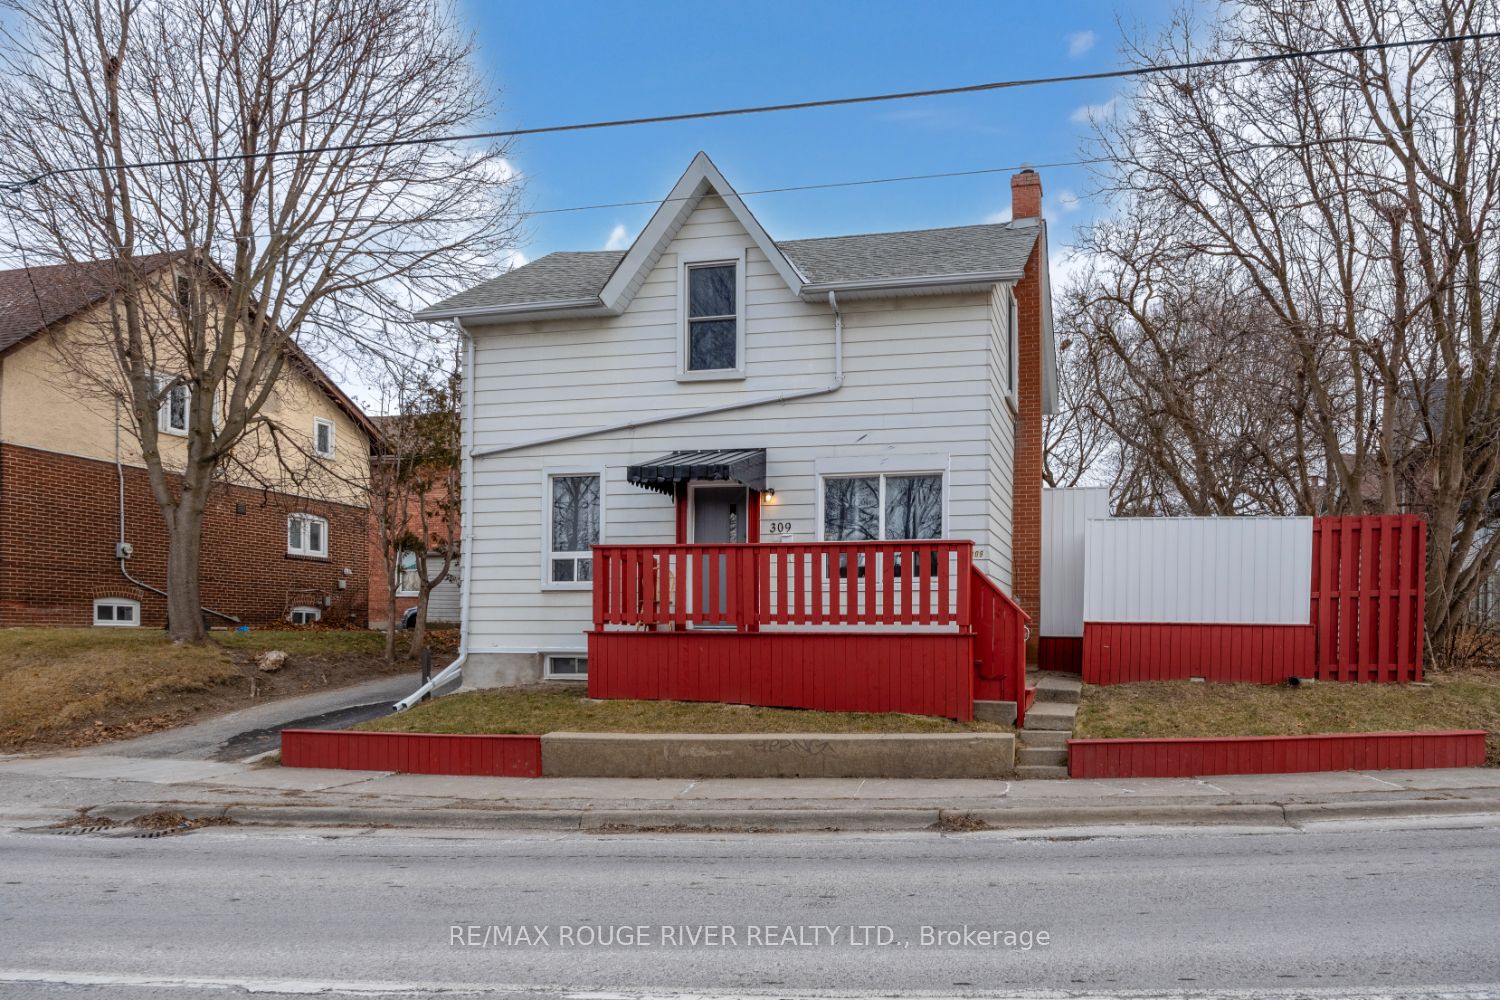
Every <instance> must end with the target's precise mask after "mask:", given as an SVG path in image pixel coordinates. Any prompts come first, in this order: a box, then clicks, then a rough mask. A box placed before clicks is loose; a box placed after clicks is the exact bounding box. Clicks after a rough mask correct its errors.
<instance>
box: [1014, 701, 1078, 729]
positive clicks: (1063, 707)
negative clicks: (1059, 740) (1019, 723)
mask: <svg viewBox="0 0 1500 1000" xmlns="http://www.w3.org/2000/svg"><path fill="white" fill-rule="evenodd" d="M1077 716H1078V706H1077V705H1070V704H1067V703H1066V702H1051V701H1039V702H1037V703H1036V704H1035V705H1032V706H1031V711H1029V712H1027V713H1026V725H1025V726H1024V727H1023V728H1025V729H1062V730H1067V731H1068V732H1072V731H1073V720H1074V719H1075V718H1076V717H1077Z"/></svg>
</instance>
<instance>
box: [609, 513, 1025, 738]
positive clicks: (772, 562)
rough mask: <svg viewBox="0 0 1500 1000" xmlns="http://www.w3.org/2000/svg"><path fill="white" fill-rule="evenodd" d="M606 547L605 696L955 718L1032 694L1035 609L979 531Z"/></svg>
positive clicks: (967, 715) (970, 714)
mask: <svg viewBox="0 0 1500 1000" xmlns="http://www.w3.org/2000/svg"><path fill="white" fill-rule="evenodd" d="M593 553H594V563H593V568H594V627H593V629H592V630H591V631H590V632H589V634H588V647H589V694H590V696H591V697H597V698H654V699H666V700H682V701H723V702H731V703H739V704H754V705H767V706H781V707H791V708H815V709H824V710H831V711H890V712H912V713H917V714H925V715H942V716H947V717H950V718H955V719H969V718H972V717H973V710H974V699H975V698H976V697H978V698H981V699H995V700H1015V701H1018V702H1020V701H1022V693H1023V690H1024V685H1025V635H1026V631H1025V626H1026V621H1027V618H1026V615H1025V613H1024V612H1022V611H1021V609H1020V608H1019V607H1018V606H1017V605H1016V604H1015V603H1014V602H1013V601H1011V599H1010V598H1009V597H1008V596H1007V595H1006V594H1005V593H1004V592H1003V591H1001V590H1000V589H999V588H998V587H996V586H995V585H994V583H993V582H992V581H990V580H989V579H988V578H987V577H985V576H984V574H982V573H980V572H978V571H977V570H976V569H975V568H974V565H973V543H972V542H969V541H954V540H935V541H903V542H858V543H853V542H850V543H844V542H833V543H819V544H799V543H789V542H757V543H750V544H737V545H597V546H595V547H594V550H593ZM1022 710H1023V711H1024V705H1022Z"/></svg>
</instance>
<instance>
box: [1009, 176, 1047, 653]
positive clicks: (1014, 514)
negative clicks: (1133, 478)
mask: <svg viewBox="0 0 1500 1000" xmlns="http://www.w3.org/2000/svg"><path fill="white" fill-rule="evenodd" d="M1038 199H1040V192H1039V191H1038ZM1041 254H1042V244H1041V241H1040V240H1038V241H1037V244H1036V247H1035V248H1034V249H1033V250H1032V251H1031V259H1030V260H1028V261H1027V262H1026V271H1025V274H1024V275H1023V276H1022V278H1021V280H1020V281H1019V282H1017V283H1016V288H1015V294H1016V312H1017V316H1018V318H1019V320H1020V331H1019V333H1018V334H1017V338H1016V339H1017V341H1018V345H1017V346H1018V349H1019V353H1020V358H1019V365H1018V366H1017V367H1018V368H1019V375H1020V379H1019V383H1020V384H1019V385H1018V386H1017V389H1018V390H1019V391H1018V393H1017V396H1018V400H1017V402H1018V405H1019V408H1020V413H1019V415H1018V416H1017V418H1016V449H1015V459H1014V463H1015V464H1014V469H1013V471H1012V474H1011V475H1012V480H1011V528H1010V532H1011V541H1010V545H1011V589H1012V591H1013V595H1014V597H1015V599H1016V602H1017V603H1018V604H1020V605H1021V608H1022V609H1023V610H1024V611H1025V612H1026V613H1027V614H1028V615H1030V616H1031V637H1030V638H1029V639H1028V640H1027V642H1026V659H1027V661H1028V662H1031V663H1034V662H1036V658H1037V642H1038V635H1039V633H1040V631H1041V629H1040V625H1041V620H1042V615H1041V608H1042V286H1041V276H1040V268H1041Z"/></svg>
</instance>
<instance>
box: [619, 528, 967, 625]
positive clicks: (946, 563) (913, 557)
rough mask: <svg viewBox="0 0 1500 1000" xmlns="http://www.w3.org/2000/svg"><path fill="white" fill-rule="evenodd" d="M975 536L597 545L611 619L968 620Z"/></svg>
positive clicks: (749, 622) (961, 622) (734, 621)
mask: <svg viewBox="0 0 1500 1000" xmlns="http://www.w3.org/2000/svg"><path fill="white" fill-rule="evenodd" d="M973 553H974V543H973V542H969V541H948V540H942V541H908V542H824V543H819V544H808V545H801V544H796V543H788V542H756V543H749V544H735V545H596V546H594V549H593V554H594V561H593V573H594V628H595V629H603V628H604V627H605V626H607V625H626V626H635V627H642V628H646V627H656V626H664V625H671V626H673V627H675V628H679V629H680V628H685V627H687V626H688V625H722V626H733V627H734V628H735V629H736V630H737V631H740V632H754V631H757V630H758V629H759V628H760V627H761V626H762V625H956V626H957V627H958V628H959V630H960V631H962V630H964V629H967V628H968V625H969V584H970V572H969V571H970V568H971V566H972V565H973Z"/></svg>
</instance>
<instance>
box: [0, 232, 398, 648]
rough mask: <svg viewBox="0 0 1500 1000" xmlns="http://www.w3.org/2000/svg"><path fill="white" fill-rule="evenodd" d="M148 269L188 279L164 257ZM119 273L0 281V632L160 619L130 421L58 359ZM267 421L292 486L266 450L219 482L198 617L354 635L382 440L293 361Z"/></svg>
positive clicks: (363, 614) (146, 498)
mask: <svg viewBox="0 0 1500 1000" xmlns="http://www.w3.org/2000/svg"><path fill="white" fill-rule="evenodd" d="M147 267H148V269H149V273H150V274H151V275H152V277H153V278H155V279H159V280H160V281H162V282H164V283H165V282H169V281H172V280H174V279H175V278H177V277H181V276H182V275H181V268H180V267H179V265H177V264H175V263H174V259H173V258H172V257H169V256H166V255H162V256H161V257H160V258H155V259H153V260H152V261H150V262H149V263H148V264H147ZM112 276H113V268H112V266H111V265H110V264H109V263H108V262H97V263H87V264H63V265H56V266H50V267H39V268H32V269H30V271H29V273H28V272H27V271H25V270H15V271H4V272H0V626H17V625H68V626H85V625H89V624H91V623H92V624H95V625H111V626H119V625H126V626H130V625H144V626H162V625H164V624H165V622H166V600H165V598H164V597H162V596H161V594H160V591H161V590H162V589H164V588H165V585H166V550H167V532H166V528H165V525H164V524H163V522H162V517H161V514H160V511H159V509H158V507H157V504H156V501H155V499H154V498H153V496H152V493H151V488H150V484H149V480H148V477H147V473H146V469H145V466H144V462H143V460H142V459H141V456H140V447H139V444H138V442H137V441H136V438H135V435H134V433H133V431H132V429H131V422H130V420H129V419H128V418H127V417H123V416H121V415H120V414H118V413H117V412H116V410H115V405H114V403H113V401H112V400H111V399H110V398H108V397H106V396H104V395H103V394H101V393H100V392H99V391H98V390H95V389H91V388H89V387H87V386H86V385H85V382H84V379H82V378H81V377H80V375H79V374H78V372H77V370H76V368H75V367H74V366H70V365H69V364H67V363H65V361H64V360H63V354H62V352H61V350H60V345H65V344H69V343H71V342H74V339H75V338H81V337H83V336H85V333H84V331H86V330H87V329H88V325H89V324H90V323H93V322H97V321H98V317H99V315H100V314H101V313H102V312H103V311H104V310H106V309H107V308H108V307H107V299H108V296H109V295H110V294H111V292H112V288H113V285H112V282H113V277H112ZM172 403H175V400H170V401H169V403H168V404H167V405H164V406H163V409H162V413H161V414H160V417H159V420H160V421H161V423H160V424H159V426H160V427H161V429H162V431H163V434H162V441H163V452H164V460H165V461H166V462H167V463H168V467H170V462H171V458H172V455H173V454H174V452H173V448H175V447H179V446H180V442H179V439H178V438H177V437H175V436H174V433H177V432H180V430H181V428H180V427H178V426H177V425H178V424H179V423H180V422H181V421H183V420H185V417H184V416H183V415H182V412H183V411H184V410H185V407H175V406H173V405H172ZM263 415H264V416H265V417H266V418H268V419H269V420H270V421H272V422H274V423H275V425H276V427H277V430H278V433H279V435H280V436H281V437H282V439H283V440H284V441H286V442H292V443H293V444H294V445H295V446H296V447H297V448H299V449H300V450H301V453H300V454H299V455H298V459H297V460H298V461H299V462H300V463H302V464H301V466H300V474H299V475H298V476H296V477H292V476H289V475H278V474H277V469H278V468H281V469H284V468H285V464H286V462H287V459H286V457H285V456H283V457H281V458H278V460H277V465H276V466H275V467H272V466H271V465H269V464H268V463H267V461H266V460H265V459H264V455H263V453H257V454H255V455H249V456H241V455H239V454H238V453H237V455H236V458H237V459H241V461H240V463H239V464H240V465H241V467H242V469H243V473H242V472H241V471H238V470H230V469H226V470H225V472H224V482H222V483H221V484H219V485H217V486H216V487H215V488H214V490H213V491H212V493H211V495H210V498H209V502H208V509H207V511H206V513H205V515H204V529H203V558H202V568H201V573H202V588H203V603H204V607H205V608H206V609H209V611H208V612H206V620H207V621H208V622H209V624H210V625H211V626H225V625H233V624H234V623H235V620H237V621H238V622H240V623H244V624H249V625H271V624H277V623H283V622H287V621H298V622H305V621H311V620H322V621H327V622H338V623H346V622H347V623H352V624H358V625H364V624H365V623H366V621H367V620H368V610H367V608H368V597H369V587H370V572H369V571H370V565H369V560H370V551H369V515H368V500H367V497H366V495H365V490H364V488H363V486H362V485H361V484H362V483H364V482H365V481H366V479H367V477H368V475H369V463H370V443H371V440H372V438H373V436H374V434H375V428H374V426H373V425H372V424H371V423H370V420H369V418H368V417H366V416H365V414H364V413H363V412H361V410H360V409H359V407H358V406H356V405H355V404H354V403H353V402H352V401H351V400H350V399H349V398H348V396H346V395H345V394H344V393H343V392H342V391H340V390H339V388H338V387H337V386H336V385H334V383H333V382H332V381H331V380H330V379H329V378H328V376H327V375H326V374H325V373H324V372H323V371H321V370H320V369H319V368H318V366H317V365H316V364H314V363H313V362H312V361H311V359H309V358H308V357H306V356H305V355H304V354H302V353H301V352H300V351H297V352H295V354H294V355H293V356H292V357H291V358H289V363H288V364H287V365H286V367H285V374H284V375H283V376H282V378H281V380H280V382H279V383H278V386H277V389H276V391H275V392H274V394H273V396H272V398H271V400H270V401H269V402H268V403H267V405H266V407H265V409H264V410H263ZM247 447H249V445H248V444H247ZM293 478H295V479H296V480H297V483H296V484H295V485H294V484H293V482H292V480H293ZM121 542H124V543H125V544H126V545H127V546H128V548H129V555H128V558H125V559H120V558H117V553H118V551H119V549H118V548H117V546H118V545H119V543H121Z"/></svg>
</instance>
